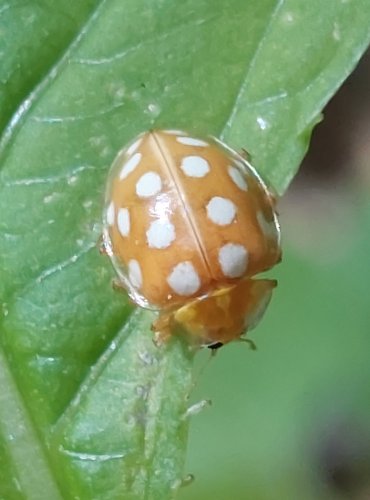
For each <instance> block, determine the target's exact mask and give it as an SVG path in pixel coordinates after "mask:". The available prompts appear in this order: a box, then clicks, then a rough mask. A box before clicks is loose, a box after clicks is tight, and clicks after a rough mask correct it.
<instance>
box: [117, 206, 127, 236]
mask: <svg viewBox="0 0 370 500" xmlns="http://www.w3.org/2000/svg"><path fill="white" fill-rule="evenodd" d="M117 225H118V230H119V232H120V233H121V235H122V236H124V237H126V236H128V235H129V233H130V212H129V211H128V209H127V208H120V209H119V210H118V216H117Z"/></svg>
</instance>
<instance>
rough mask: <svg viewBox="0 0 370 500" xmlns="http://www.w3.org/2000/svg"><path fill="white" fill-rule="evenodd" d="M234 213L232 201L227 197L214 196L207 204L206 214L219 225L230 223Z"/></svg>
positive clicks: (234, 208)
mask: <svg viewBox="0 0 370 500" xmlns="http://www.w3.org/2000/svg"><path fill="white" fill-rule="evenodd" d="M235 215H236V207H235V205H234V203H233V202H232V201H230V200H228V199H227V198H222V197H221V196H214V197H213V198H212V199H211V201H210V202H209V203H208V205H207V216H208V219H210V220H211V221H212V222H214V223H215V224H217V225H219V226H226V225H227V224H231V222H232V221H233V220H234V218H235Z"/></svg>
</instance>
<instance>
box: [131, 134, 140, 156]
mask: <svg viewBox="0 0 370 500" xmlns="http://www.w3.org/2000/svg"><path fill="white" fill-rule="evenodd" d="M141 141H142V138H140V139H138V140H137V141H135V142H134V143H132V144H131V146H130V147H129V148H128V150H127V154H128V155H129V156H131V155H132V154H134V153H135V152H136V150H137V148H138V147H139V145H140V144H141Z"/></svg>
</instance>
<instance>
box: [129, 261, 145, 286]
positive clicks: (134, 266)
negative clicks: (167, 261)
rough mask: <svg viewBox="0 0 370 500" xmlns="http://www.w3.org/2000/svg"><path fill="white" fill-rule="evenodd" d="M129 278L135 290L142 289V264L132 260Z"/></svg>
mask: <svg viewBox="0 0 370 500" xmlns="http://www.w3.org/2000/svg"><path fill="white" fill-rule="evenodd" d="M128 277H129V280H130V282H131V284H132V285H133V286H134V287H135V288H140V287H141V285H142V284H143V275H142V273H141V268H140V264H139V263H138V261H137V260H134V259H132V260H130V261H129V263H128Z"/></svg>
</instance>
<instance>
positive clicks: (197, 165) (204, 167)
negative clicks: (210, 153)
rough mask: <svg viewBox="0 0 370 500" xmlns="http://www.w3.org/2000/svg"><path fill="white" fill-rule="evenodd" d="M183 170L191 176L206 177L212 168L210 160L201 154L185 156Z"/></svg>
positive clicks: (182, 164)
mask: <svg viewBox="0 0 370 500" xmlns="http://www.w3.org/2000/svg"><path fill="white" fill-rule="evenodd" d="M181 170H182V171H183V172H184V174H185V175H187V176H189V177H204V176H205V175H207V174H208V172H209V170H210V168H209V164H208V162H207V161H206V160H205V159H204V158H201V157H200V156H185V158H183V160H182V163H181Z"/></svg>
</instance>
